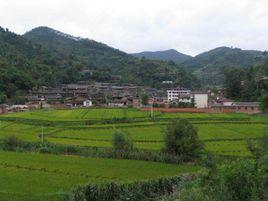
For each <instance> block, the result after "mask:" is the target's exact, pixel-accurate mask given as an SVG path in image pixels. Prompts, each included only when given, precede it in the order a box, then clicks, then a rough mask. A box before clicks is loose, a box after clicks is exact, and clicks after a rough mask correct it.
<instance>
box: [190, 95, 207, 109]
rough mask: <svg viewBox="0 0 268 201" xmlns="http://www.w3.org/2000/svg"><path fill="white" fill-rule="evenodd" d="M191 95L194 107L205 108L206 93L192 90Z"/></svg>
mask: <svg viewBox="0 0 268 201" xmlns="http://www.w3.org/2000/svg"><path fill="white" fill-rule="evenodd" d="M192 97H193V99H194V103H195V107H196V108H207V107H208V94H207V93H202V92H193V93H192Z"/></svg>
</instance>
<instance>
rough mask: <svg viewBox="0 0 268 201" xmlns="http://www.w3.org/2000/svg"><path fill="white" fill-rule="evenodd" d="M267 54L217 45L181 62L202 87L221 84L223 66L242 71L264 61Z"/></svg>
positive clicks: (222, 81) (222, 82)
mask: <svg viewBox="0 0 268 201" xmlns="http://www.w3.org/2000/svg"><path fill="white" fill-rule="evenodd" d="M267 56H268V55H267V52H266V51H265V52H261V51H252V50H241V49H239V48H232V47H231V48H229V47H218V48H215V49H213V50H210V51H208V52H204V53H201V54H199V55H197V56H195V57H194V58H192V59H189V60H188V61H186V62H184V63H183V66H184V68H185V69H188V70H190V71H192V72H194V74H195V75H196V76H197V77H198V78H199V79H200V81H201V85H202V86H203V87H206V86H210V87H212V86H222V85H223V84H224V83H225V82H224V69H225V68H228V67H238V68H239V69H241V70H242V71H243V69H245V68H249V67H252V66H256V65H258V64H262V63H264V62H265V60H267Z"/></svg>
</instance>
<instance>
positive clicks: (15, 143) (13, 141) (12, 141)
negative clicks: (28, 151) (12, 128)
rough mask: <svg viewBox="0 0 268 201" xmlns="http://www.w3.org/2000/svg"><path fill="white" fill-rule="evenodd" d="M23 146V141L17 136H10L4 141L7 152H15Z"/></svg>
mask: <svg viewBox="0 0 268 201" xmlns="http://www.w3.org/2000/svg"><path fill="white" fill-rule="evenodd" d="M21 145H22V141H21V140H20V139H18V138H17V137H16V136H14V135H13V136H10V137H7V138H5V139H4V140H3V149H4V150H7V151H14V150H16V149H17V148H19V147H20V146H21Z"/></svg>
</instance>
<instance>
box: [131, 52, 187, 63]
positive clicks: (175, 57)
mask: <svg viewBox="0 0 268 201" xmlns="http://www.w3.org/2000/svg"><path fill="white" fill-rule="evenodd" d="M132 55H133V56H135V57H138V58H142V57H145V58H147V59H155V60H163V61H174V62H175V63H177V64H181V63H183V62H185V61H188V60H189V59H191V58H192V57H191V56H189V55H186V54H182V53H180V52H178V51H177V50H174V49H170V50H165V51H154V52H153V51H147V52H140V53H134V54H132Z"/></svg>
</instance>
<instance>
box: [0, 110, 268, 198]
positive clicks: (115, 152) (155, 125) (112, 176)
mask: <svg viewBox="0 0 268 201" xmlns="http://www.w3.org/2000/svg"><path fill="white" fill-rule="evenodd" d="M123 119H124V120H126V119H131V121H128V122H126V121H122V120H123ZM0 120H1V123H0V149H1V150H10V151H13V152H7V151H5V152H3V151H0V161H2V163H0V172H1V175H5V181H2V180H1V182H2V185H1V186H0V188H1V189H2V190H1V193H0V199H1V200H20V201H21V200H22V201H23V200H25V201H26V200H27V201H28V200H29V199H27V198H29V197H31V199H32V200H53V201H54V200H55V201H59V200H63V199H67V197H66V196H67V195H68V194H69V192H70V190H71V189H72V188H73V187H74V186H76V185H78V186H79V187H77V188H74V189H76V190H74V191H73V193H72V195H75V196H74V197H76V195H78V196H83V195H84V194H83V193H84V190H85V188H86V189H91V190H90V193H89V194H87V195H88V196H89V195H90V196H91V195H92V194H93V193H94V192H96V194H94V195H96V196H98V192H100V190H101V191H105V192H106V191H109V190H107V189H109V188H113V187H114V190H115V191H116V192H118V191H117V190H118V189H121V190H122V194H121V193H120V194H121V195H122V197H121V198H122V199H124V198H125V197H124V196H125V195H127V193H126V192H128V191H125V190H126V189H125V187H127V189H128V190H130V192H129V193H131V195H133V196H132V197H130V198H129V199H130V200H135V199H143V198H144V199H145V198H146V199H147V198H149V199H150V198H151V199H153V200H157V199H158V197H159V196H162V195H164V194H166V193H167V191H162V190H159V194H154V193H151V192H154V191H153V189H152V188H158V187H157V185H158V184H159V183H158V181H160V180H161V182H162V183H161V185H164V184H163V182H164V181H165V182H166V184H167V186H169V181H170V180H169V179H166V178H170V177H174V176H175V177H177V176H179V175H180V174H181V173H192V172H196V171H198V170H200V168H199V167H198V166H196V165H195V164H199V163H198V162H199V161H198V160H199V159H198V160H192V158H193V157H195V156H197V155H200V151H202V149H201V150H199V151H197V150H196V152H194V154H193V153H192V150H193V149H188V147H187V146H188V145H192V144H191V143H189V140H190V141H192V139H194V142H196V140H197V142H198V143H200V142H201V144H204V148H205V152H203V151H202V154H201V158H203V157H204V154H206V152H210V153H213V154H215V157H217V158H219V160H218V161H223V164H219V163H218V162H217V163H216V162H215V163H214V160H213V159H207V160H206V167H207V168H210V169H211V170H209V171H208V172H207V171H206V170H202V172H203V173H204V174H203V173H202V175H203V176H201V177H199V176H198V179H197V180H196V181H193V182H191V183H190V184H189V185H188V184H186V183H180V185H178V186H177V185H174V186H173V190H175V189H178V190H179V189H181V188H182V190H181V191H180V190H179V191H180V193H179V195H178V196H180V199H182V200H183V199H185V200H187V199H189V197H188V198H187V197H181V196H183V195H185V196H186V192H190V191H192V190H193V191H194V192H190V194H189V193H188V196H191V198H194V196H197V197H196V199H197V200H198V198H200V197H201V198H206V197H204V195H211V196H214V195H215V196H216V195H217V193H216V192H218V191H217V190H218V189H220V187H221V186H224V189H227V190H226V191H229V190H228V189H229V188H227V187H226V186H229V183H228V182H229V180H228V181H227V179H224V180H222V179H220V178H225V177H223V176H222V174H223V173H222V170H224V169H225V168H227V166H225V167H224V166H223V165H224V163H225V164H228V165H232V166H230V167H229V166H228V169H226V171H227V170H228V171H229V168H230V169H231V170H233V169H235V168H234V167H235V166H237V164H236V160H237V159H236V158H242V159H241V161H249V162H247V163H249V164H253V167H254V169H255V170H256V167H258V168H257V169H258V170H259V171H258V175H259V176H258V177H256V178H258V181H260V182H259V183H258V185H259V186H260V187H258V189H261V188H262V187H261V186H262V185H264V184H263V181H265V180H262V178H263V177H264V175H265V174H264V172H265V168H264V167H265V166H264V165H263V164H264V159H263V158H264V155H261V157H259V158H258V161H259V162H258V164H257V165H256V163H255V161H257V156H259V155H258V154H255V153H259V151H258V149H257V148H258V147H264V146H262V145H260V144H258V143H259V142H258V141H257V139H262V141H263V142H264V143H265V141H264V139H263V135H264V134H265V131H266V130H267V123H268V119H267V116H265V115H252V116H249V115H245V114H201V113H199V114H190V113H167V114H162V113H159V112H156V113H155V118H154V119H151V118H150V112H141V111H139V110H136V109H77V110H50V111H46V110H39V111H31V112H21V113H14V114H8V115H1V117H0ZM172 120H177V121H175V122H178V121H179V122H180V126H179V128H180V129H179V130H180V131H181V130H182V131H187V132H182V133H183V134H185V133H187V134H186V135H185V136H187V137H189V138H182V139H183V140H182V141H185V142H187V143H186V145H187V146H185V147H186V148H185V149H184V150H183V153H184V154H185V153H187V154H185V155H184V154H182V155H174V152H170V153H167V152H163V149H164V147H165V140H164V138H163V133H164V131H168V130H169V129H168V128H174V127H173V126H174V125H173V123H174V124H175V122H173V121H172ZM189 122H190V123H189ZM181 124H182V125H181ZM44 125H46V126H44ZM42 126H43V131H44V143H42V142H41V139H40V138H39V136H40V133H41V131H42ZM165 128H167V129H165ZM175 128H176V127H175ZM183 128H184V129H183ZM119 131H120V132H119ZM170 131H177V129H174V130H172V129H170ZM189 131H190V133H191V134H189V133H188V132H189ZM115 132H116V133H117V134H116V135H117V136H116V137H115V135H114V134H115ZM171 133H172V132H171ZM174 133H176V132H174ZM180 133H181V132H180ZM183 136H184V135H183ZM185 136H184V137H185ZM190 136H192V138H190ZM129 138H131V139H132V142H133V144H132V143H131V144H132V145H133V146H134V147H135V148H134V149H129V147H132V145H131V146H129V145H127V144H128V140H127V139H129ZM114 139H117V140H114ZM248 141H250V142H251V144H252V146H251V147H252V148H251V149H250V150H248V147H249V144H248ZM114 142H116V143H114ZM113 143H114V144H116V146H113ZM183 145H184V144H183ZM5 147H8V148H5ZM182 147H183V146H182ZM190 147H192V146H190ZM193 147H194V146H193ZM183 148H184V147H183ZM254 149H255V150H256V151H255V152H253V151H251V150H254ZM178 150H179V151H181V150H182V149H178ZM185 150H186V152H185ZM189 150H190V152H191V154H189V153H188V151H189ZM194 150H195V149H194ZM19 152H22V153H19ZM40 153H42V154H40ZM185 156H186V158H185ZM248 158H251V159H249V160H248ZM115 159H117V160H115ZM122 159H128V160H122ZM189 159H190V160H191V161H192V163H193V165H185V164H184V162H186V161H189ZM145 161H146V162H145ZM153 161H154V162H153ZM252 161H253V162H252ZM156 162H157V163H156ZM164 163H170V164H164ZM200 164H201V163H200ZM237 167H238V166H237ZM251 167H252V166H251V165H246V168H245V169H246V171H249V172H250V174H251ZM239 168H241V166H239ZM239 168H238V169H239ZM141 169H142V171H140V170H141ZM212 170H213V171H212ZM223 172H225V171H223ZM255 173H256V172H255ZM226 174H227V173H226ZM243 174H244V173H243ZM233 175H235V173H232V177H233ZM226 178H227V177H226ZM236 178H238V180H236V181H232V183H235V182H236V183H235V184H237V183H238V181H239V180H242V181H244V180H243V179H244V178H250V179H251V177H248V176H241V175H238V176H237V177H236ZM43 180H44V181H45V182H43V183H42V185H37V183H38V182H40V181H43ZM246 181H247V180H246ZM133 182H135V183H134V184H135V185H133V184H132V183H133ZM165 182H164V183H165ZM252 182H253V183H254V184H255V180H252ZM22 184H23V185H24V186H25V185H30V184H31V185H33V187H31V188H30V189H24V188H19V187H18V186H22ZM166 184H165V185H164V186H163V189H165V187H166ZM181 184H183V185H181ZM132 185H133V186H136V187H137V188H135V189H129V188H131V186H132ZM245 185H246V186H249V188H248V191H250V189H251V187H250V186H251V184H249V185H247V183H245ZM111 186H112V187H111ZM133 186H132V187H133ZM187 186H188V187H187ZM212 187H213V188H212ZM214 187H215V188H214ZM218 187H219V188H218ZM144 188H145V190H144ZM193 188H194V189H193ZM17 189H19V190H17ZM77 189H78V190H77ZM124 189H125V190H124ZM255 189H256V188H255V187H254V188H252V191H255ZM132 190H133V191H132ZM15 192H17V193H15ZM120 192H121V191H120ZM124 192H125V193H124ZM144 192H146V195H144ZM196 192H198V195H196ZM213 192H215V194H213ZM224 192H225V191H224ZM260 192H261V191H260ZM110 193H111V194H112V195H111V196H114V195H117V193H115V194H113V193H112V191H110ZM169 193H171V192H169ZM172 193H173V191H172ZM105 194H106V195H110V194H108V193H105ZM234 194H235V192H234ZM128 195H129V194H128ZM176 195H177V194H176V193H175V194H174V195H173V196H175V197H177V196H176ZM219 195H221V194H219ZM258 195H263V194H258ZM140 196H142V198H141V197H140ZM147 196H148V197H147ZM198 196H200V197H198ZM222 196H223V195H222ZM232 196H233V195H232ZM116 198H117V197H116ZM186 198H187V199H186ZM223 198H226V197H223ZM98 199H104V198H103V197H98ZM167 199H168V198H167ZM210 199H211V200H213V199H214V200H216V197H210ZM193 200H194V199H193ZM201 200H202V199H201Z"/></svg>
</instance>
